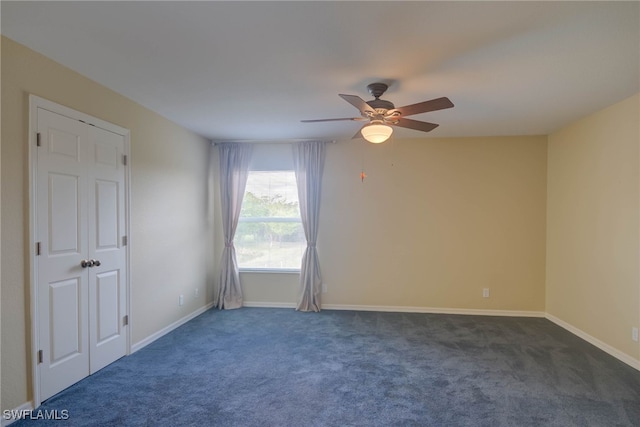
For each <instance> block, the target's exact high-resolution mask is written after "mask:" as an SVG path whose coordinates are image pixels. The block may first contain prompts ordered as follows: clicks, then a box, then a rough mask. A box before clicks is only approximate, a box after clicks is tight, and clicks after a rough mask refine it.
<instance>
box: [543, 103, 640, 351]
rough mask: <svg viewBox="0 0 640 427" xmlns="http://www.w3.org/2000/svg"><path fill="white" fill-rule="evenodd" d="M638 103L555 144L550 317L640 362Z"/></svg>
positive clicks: (557, 136) (576, 128) (607, 112)
mask: <svg viewBox="0 0 640 427" xmlns="http://www.w3.org/2000/svg"><path fill="white" fill-rule="evenodd" d="M639 102H640V96H639V95H636V96H634V97H631V98H629V99H627V100H625V101H622V102H620V103H617V104H615V105H613V106H611V107H609V108H606V109H604V110H602V111H599V112H597V113H595V114H593V115H591V116H588V117H586V118H584V119H582V120H579V121H577V122H575V123H573V124H571V125H569V126H566V127H565V128H563V129H561V130H559V131H558V132H555V133H553V134H552V135H550V136H549V149H548V151H549V153H548V169H549V171H548V189H547V192H548V198H547V200H548V201H547V273H546V276H547V288H546V309H547V312H548V313H549V314H551V315H553V316H556V317H557V318H559V319H560V320H562V321H564V322H567V323H569V324H571V325H572V326H574V327H576V328H578V329H580V330H582V331H583V332H585V333H587V334H589V335H591V336H593V337H595V338H597V339H599V340H601V341H603V342H605V343H606V344H608V345H610V346H613V347H614V348H615V349H617V350H619V351H622V352H624V353H626V354H628V355H630V356H632V357H633V358H635V359H637V360H640V345H639V344H638V343H634V342H633V341H632V340H631V328H632V326H636V327H638V326H640V281H639V275H638V268H639V262H638V261H639V255H640V253H639V241H640V240H639V227H638V225H639V220H640V210H639V207H638V203H639V194H638V193H639V191H640V190H639V188H640V187H639V181H638V180H639V179H640V175H639V165H638V163H639V159H638V156H639V150H638V144H639V141H640V132H639V128H638V126H639V117H640V109H639V108H638V104H639Z"/></svg>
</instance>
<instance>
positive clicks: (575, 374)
mask: <svg viewBox="0 0 640 427" xmlns="http://www.w3.org/2000/svg"><path fill="white" fill-rule="evenodd" d="M39 409H41V410H49V411H51V410H58V411H62V410H68V415H69V419H68V420H66V421H43V420H39V421H33V420H21V421H19V422H17V423H15V424H14V425H15V426H23V425H37V426H45V425H52V426H66V425H72V426H190V425H193V426H213V425H215V426H396V425H397V426H492V427H493V426H562V427H567V426H634V425H635V426H640V372H638V371H637V370H634V369H633V368H631V367H629V366H627V365H625V364H624V363H622V362H620V361H618V360H616V359H614V358H613V357H611V356H609V355H607V354H606V353H604V352H602V351H600V350H598V349H597V348H595V347H593V346H592V345H590V344H588V343H586V342H585V341H583V340H581V339H579V338H577V337H575V336H574V335H572V334H570V333H568V332H566V331H564V330H563V329H562V328H560V327H558V326H556V325H554V324H553V323H551V322H549V321H548V320H545V319H535V318H505V317H481V316H454V315H435V314H407V313H374V312H354V311H323V312H321V313H300V312H296V311H294V310H291V309H260V308H243V309H240V310H230V311H215V310H210V311H208V312H206V313H204V314H202V315H201V316H199V317H197V318H196V319H194V320H192V321H191V322H189V323H188V324H186V325H184V326H182V327H180V328H178V329H176V330H175V331H173V332H172V333H170V334H168V335H166V336H164V337H163V338H161V339H159V340H157V341H156V342H154V343H153V344H151V345H149V346H147V347H145V348H143V349H142V350H140V351H138V352H136V353H135V354H133V355H131V356H128V357H125V358H123V359H121V360H119V361H117V362H116V363H114V364H112V365H110V366H108V367H106V368H105V369H103V370H101V371H99V372H97V373H96V374H94V375H92V376H91V377H89V378H87V379H85V380H83V381H81V382H80V383H78V384H76V385H74V386H72V387H70V388H69V389H67V390H65V391H63V392H62V393H60V394H58V395H57V396H54V397H52V398H51V399H49V400H48V401H46V402H45V403H44V404H43V405H42V406H41V407H40V408H39Z"/></svg>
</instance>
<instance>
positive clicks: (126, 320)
mask: <svg viewBox="0 0 640 427" xmlns="http://www.w3.org/2000/svg"><path fill="white" fill-rule="evenodd" d="M128 324H129V315H128V314H127V315H126V316H124V317H123V318H122V326H127V325H128Z"/></svg>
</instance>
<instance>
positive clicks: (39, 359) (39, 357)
mask: <svg viewBox="0 0 640 427" xmlns="http://www.w3.org/2000/svg"><path fill="white" fill-rule="evenodd" d="M43 360H44V356H43V353H42V350H38V363H42V362H43Z"/></svg>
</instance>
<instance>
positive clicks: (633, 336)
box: [631, 328, 638, 342]
mask: <svg viewBox="0 0 640 427" xmlns="http://www.w3.org/2000/svg"><path fill="white" fill-rule="evenodd" d="M631 339H632V340H634V341H635V342H638V328H631Z"/></svg>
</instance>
